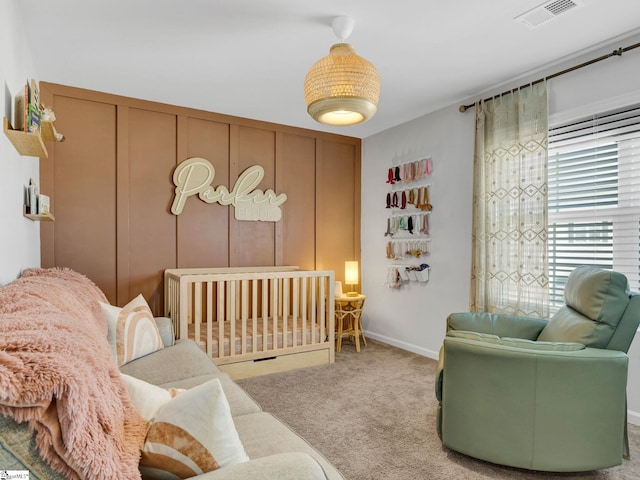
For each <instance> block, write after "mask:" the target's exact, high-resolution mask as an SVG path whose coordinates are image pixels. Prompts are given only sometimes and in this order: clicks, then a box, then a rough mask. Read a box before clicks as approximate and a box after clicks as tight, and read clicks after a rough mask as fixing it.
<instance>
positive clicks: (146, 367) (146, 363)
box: [120, 340, 261, 417]
mask: <svg viewBox="0 0 640 480" xmlns="http://www.w3.org/2000/svg"><path fill="white" fill-rule="evenodd" d="M120 371H121V372H122V373H125V374H127V375H131V376H133V377H136V378H139V379H141V380H144V381H146V382H149V383H153V384H154V385H158V386H160V387H163V388H193V387H195V386H198V385H200V384H202V383H204V382H207V381H209V380H212V379H214V378H217V379H218V380H220V383H221V384H222V389H223V390H224V393H225V395H226V396H227V399H228V400H229V405H230V407H231V414H232V415H233V416H234V417H235V416H236V415H246V414H247V413H255V412H259V411H261V409H260V406H259V405H258V404H257V403H256V402H255V401H254V400H253V399H252V398H251V397H250V396H249V395H247V393H246V392H245V391H244V390H242V388H240V387H239V386H238V385H237V384H236V383H235V382H234V381H233V380H231V378H230V377H229V375H227V374H226V373H223V372H222V371H220V369H219V368H218V367H217V366H216V364H215V363H214V362H213V360H211V358H209V357H208V356H207V354H206V353H204V351H202V349H201V348H200V347H198V345H197V344H196V343H195V342H194V341H192V340H177V341H176V343H175V345H173V346H171V347H165V348H164V349H162V350H159V351H157V352H154V353H152V354H151V355H147V356H145V357H142V358H138V359H137V360H134V361H133V362H130V363H127V364H126V365H123V366H122V367H120Z"/></svg>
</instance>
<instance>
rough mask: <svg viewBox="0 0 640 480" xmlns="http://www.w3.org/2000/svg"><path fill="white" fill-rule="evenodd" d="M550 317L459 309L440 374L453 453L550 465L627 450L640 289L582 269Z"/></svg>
mask: <svg viewBox="0 0 640 480" xmlns="http://www.w3.org/2000/svg"><path fill="white" fill-rule="evenodd" d="M564 296H565V302H566V305H565V306H563V307H562V308H561V309H560V310H559V311H558V312H557V313H556V314H555V315H554V316H553V317H552V318H551V319H550V320H549V321H547V320H540V319H533V318H527V317H518V316H509V315H499V314H489V313H454V314H451V315H450V316H449V317H448V318H447V335H446V337H445V339H444V342H443V347H442V349H441V350H440V368H439V374H438V376H437V377H436V378H437V380H436V396H437V398H438V400H439V402H440V404H439V407H438V434H439V435H440V438H441V440H442V443H443V444H444V445H445V446H447V447H449V448H451V449H452V450H456V451H459V452H461V453H464V454H466V455H469V456H472V457H476V458H479V459H482V460H486V461H489V462H493V463H497V464H501V465H508V466H512V467H518V468H525V469H530V470H543V471H557V472H562V471H586V470H595V469H600V468H606V467H611V466H614V465H619V464H620V463H622V459H623V457H624V456H625V455H628V443H627V440H626V439H627V437H626V426H627V423H626V384H627V367H628V357H627V355H626V352H627V351H628V349H629V346H630V345H631V342H632V340H633V337H634V334H635V332H636V330H637V328H638V324H639V323H640V295H635V294H632V293H630V292H629V287H628V282H627V279H626V277H625V276H624V275H622V274H620V273H616V272H612V271H609V270H602V269H598V268H595V267H587V266H583V267H578V268H576V269H575V270H574V271H573V272H572V273H571V275H570V276H569V278H568V279H567V284H566V287H565V292H564Z"/></svg>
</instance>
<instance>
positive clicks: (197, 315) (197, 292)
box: [191, 282, 202, 345]
mask: <svg viewBox="0 0 640 480" xmlns="http://www.w3.org/2000/svg"><path fill="white" fill-rule="evenodd" d="M191 311H192V312H193V318H192V321H193V326H194V338H195V341H196V342H198V345H202V338H201V337H200V325H201V322H202V283H200V282H196V283H194V284H193V306H192V307H191Z"/></svg>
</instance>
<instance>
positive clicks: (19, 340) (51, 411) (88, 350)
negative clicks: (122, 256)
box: [0, 268, 146, 480]
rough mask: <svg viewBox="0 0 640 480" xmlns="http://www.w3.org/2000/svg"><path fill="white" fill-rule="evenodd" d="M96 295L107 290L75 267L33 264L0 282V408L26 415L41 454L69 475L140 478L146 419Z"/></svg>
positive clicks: (23, 417)
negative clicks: (15, 277) (121, 370)
mask: <svg viewBox="0 0 640 480" xmlns="http://www.w3.org/2000/svg"><path fill="white" fill-rule="evenodd" d="M98 301H103V302H106V298H105V296H104V294H103V293H102V291H101V290H100V289H99V288H98V287H97V286H96V285H95V284H94V283H93V282H91V281H90V280H89V279H88V278H86V277H85V276H83V275H81V274H79V273H77V272H74V271H72V270H69V269H58V268H53V269H31V270H27V271H25V272H24V273H23V276H22V277H21V278H19V279H18V280H16V281H14V282H12V283H10V284H8V285H6V286H5V287H3V288H0V413H1V414H3V415H7V416H10V417H12V418H13V419H15V420H16V421H17V422H28V423H29V425H30V427H31V428H33V429H34V430H35V432H36V445H37V447H38V449H39V451H40V454H41V456H42V457H43V458H44V459H45V460H46V461H47V462H48V463H49V464H50V465H51V466H52V467H53V468H54V469H55V470H58V471H60V472H61V473H63V474H64V475H65V476H67V477H68V478H71V479H98V478H105V479H106V478H109V479H123V480H124V479H127V480H128V479H135V478H140V473H139V472H138V460H139V455H140V448H141V445H142V442H143V440H144V436H145V432H146V422H145V421H144V420H143V419H142V418H141V417H140V416H139V414H138V413H137V412H136V410H135V408H134V407H133V405H132V404H131V402H130V400H129V398H128V396H127V393H126V388H125V386H124V384H123V382H122V380H121V378H120V373H119V371H118V367H117V365H116V363H115V361H114V359H113V357H112V354H111V349H110V347H109V343H108V341H107V325H106V320H105V319H104V318H103V315H102V312H101V310H100V306H99V304H98Z"/></svg>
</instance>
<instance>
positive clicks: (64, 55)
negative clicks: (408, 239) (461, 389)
mask: <svg viewBox="0 0 640 480" xmlns="http://www.w3.org/2000/svg"><path fill="white" fill-rule="evenodd" d="M582 1H583V5H582V6H579V7H576V8H573V9H571V10H569V11H567V12H566V13H564V14H561V15H560V16H558V17H556V18H554V19H553V20H550V21H549V22H546V23H544V24H542V25H541V26H539V27H537V28H535V29H530V28H527V27H526V26H524V25H522V24H521V23H519V22H517V21H516V20H514V18H515V17H516V16H518V15H520V14H522V13H524V12H526V11H528V10H530V9H532V8H534V7H537V6H538V5H540V4H541V3H543V2H541V1H540V0H491V1H479V0H457V1H445V0H104V1H100V2H98V1H95V0H94V1H87V0H49V1H42V0H21V1H20V2H18V4H19V8H20V9H21V11H22V13H23V14H24V20H25V23H26V25H27V29H28V37H29V39H30V42H31V43H30V47H31V51H32V52H33V56H34V63H35V66H36V71H37V75H38V77H39V79H40V80H45V81H48V82H54V83H61V84H65V85H72V86H77V87H82V88H88V89H92V90H99V91H102V92H108V93H114V94H118V95H125V96H130V97H136V98H142V99H146V100H153V101H159V102H163V103H168V104H173V105H181V106H187V107H193V108H197V109H201V110H208V111H213V112H218V113H224V114H228V115H236V116H240V117H247V118H254V119H258V120H265V121H269V122H275V123H280V124H285V125H293V126H298V127H303V128H310V129H313V130H321V131H328V132H334V133H341V134H344V135H349V136H354V137H360V138H365V137H367V136H369V135H372V134H374V133H377V132H380V131H382V130H385V129H388V128H390V127H393V126H395V125H398V124H401V123H403V122H406V121H408V120H412V119H414V118H417V117H420V116H422V115H424V114H426V113H429V112H431V111H434V110H436V109H438V108H441V107H444V106H447V105H451V104H454V103H456V102H460V101H464V100H468V99H470V98H472V99H475V98H476V97H477V96H478V95H479V94H481V93H482V92H484V91H486V90H488V89H491V88H492V87H495V86H497V85H500V84H501V83H503V82H506V81H509V80H512V79H514V78H516V77H518V76H521V75H522V74H523V73H526V72H530V71H532V70H536V69H538V68H541V67H544V66H546V65H549V64H552V63H554V62H556V61H558V60H560V59H565V58H567V57H572V56H575V55H576V54H577V53H584V52H585V51H588V50H590V49H593V48H594V47H596V46H597V45H599V44H602V43H603V42H607V41H609V40H611V39H617V38H624V37H625V36H629V35H631V34H635V33H637V32H638V31H639V29H640V1H639V0H582ZM337 15H350V16H352V17H353V18H354V19H355V22H356V23H355V28H354V32H353V34H352V35H351V37H350V38H349V40H348V41H349V42H350V43H351V44H352V45H353V46H354V48H355V49H356V52H357V53H358V54H359V55H361V56H363V57H365V58H366V59H368V60H369V61H371V62H372V63H373V64H374V65H375V66H376V67H377V69H378V71H379V73H380V77H381V95H380V102H379V105H378V112H377V114H376V115H375V116H374V117H373V119H371V120H370V121H369V122H367V123H364V124H361V125H356V126H351V127H327V126H324V125H322V124H319V123H316V122H315V121H314V120H313V119H311V117H309V116H308V115H307V113H306V105H305V103H304V95H303V89H302V86H303V82H304V77H305V75H306V73H307V71H308V70H309V68H310V67H311V65H312V64H313V63H315V62H316V61H317V60H318V59H320V58H321V57H323V56H325V55H327V54H328V51H329V47H330V46H331V45H332V44H334V43H337V41H338V40H337V38H336V37H335V36H334V34H333V30H332V29H331V20H332V18H333V17H335V16H337ZM620 46H626V45H620Z"/></svg>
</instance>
